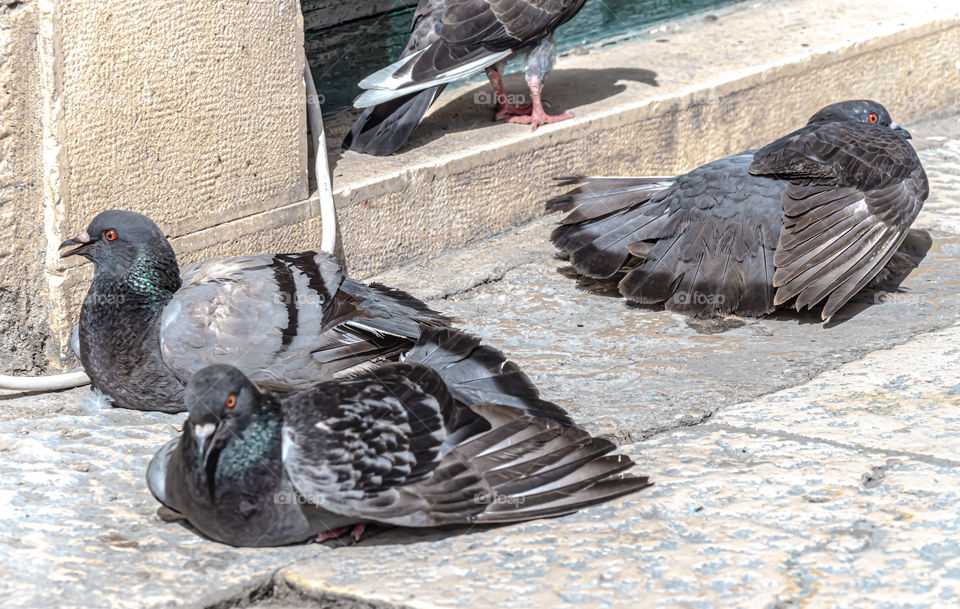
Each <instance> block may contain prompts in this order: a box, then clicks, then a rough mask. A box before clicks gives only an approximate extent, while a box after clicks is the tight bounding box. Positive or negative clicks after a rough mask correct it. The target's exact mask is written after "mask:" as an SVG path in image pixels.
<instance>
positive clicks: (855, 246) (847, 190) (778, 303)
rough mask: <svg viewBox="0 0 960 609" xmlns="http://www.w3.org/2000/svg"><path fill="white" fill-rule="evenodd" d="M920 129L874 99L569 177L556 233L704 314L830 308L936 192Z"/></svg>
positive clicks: (581, 267) (592, 267) (587, 271)
mask: <svg viewBox="0 0 960 609" xmlns="http://www.w3.org/2000/svg"><path fill="white" fill-rule="evenodd" d="M908 139H910V133H909V132H908V131H906V130H905V129H903V128H902V127H900V126H899V125H897V124H896V123H895V122H893V120H892V119H891V118H890V114H889V113H888V112H887V110H886V109H885V108H884V107H883V106H882V105H880V104H879V103H877V102H874V101H869V100H851V101H844V102H840V103H836V104H832V105H829V106H827V107H825V108H823V109H822V110H820V111H819V112H817V113H816V114H814V115H813V117H812V118H811V119H810V120H809V122H808V123H807V124H806V126H804V127H803V128H801V129H798V130H797V131H794V132H793V133H791V134H789V135H787V136H785V137H783V138H781V139H778V140H776V141H775V142H773V143H771V144H768V145H767V146H765V147H763V148H762V149H760V150H748V151H746V152H741V153H739V154H735V155H733V156H729V157H726V158H722V159H719V160H717V161H713V162H711V163H707V164H706V165H703V166H701V167H698V168H696V169H694V170H693V171H691V172H690V173H687V174H685V175H682V176H678V177H622V178H621V177H609V178H608V177H587V178H566V179H563V184H564V185H571V184H578V186H577V187H576V188H575V189H573V190H571V191H570V192H567V193H566V194H564V195H561V196H559V197H556V198H554V199H552V200H550V201H548V203H547V209H548V210H550V211H563V212H569V213H568V214H567V215H566V216H565V217H564V218H563V219H562V220H561V221H560V225H559V226H558V227H557V228H556V229H554V231H553V234H552V235H551V241H552V242H553V243H554V245H556V246H557V247H558V248H559V249H560V250H561V251H562V252H563V253H564V254H566V255H568V256H569V259H570V262H571V265H572V266H573V268H574V269H575V270H576V271H577V272H578V273H579V274H581V275H583V276H585V277H587V278H590V279H591V280H600V281H601V282H603V281H611V282H612V281H616V282H618V288H619V291H620V293H621V294H622V295H623V296H624V297H626V298H627V299H628V300H630V301H633V302H636V303H640V304H647V305H657V304H662V305H663V306H664V307H665V308H666V309H667V310H669V311H676V312H679V313H684V314H688V315H692V316H695V317H712V316H722V315H728V314H736V315H742V316H753V317H759V316H763V315H766V314H768V313H771V312H772V311H774V310H775V309H776V308H778V307H782V306H790V305H791V304H792V306H794V307H795V308H796V310H797V311H800V310H802V309H803V308H808V309H809V308H813V307H815V306H817V305H819V304H821V303H823V308H822V311H821V316H822V318H823V319H824V320H827V319H829V318H831V317H832V316H833V315H834V314H835V313H837V311H839V310H840V309H841V308H842V307H843V306H844V304H846V303H847V302H848V301H849V300H850V299H851V298H852V297H853V296H854V295H855V294H856V293H857V292H858V291H859V290H860V289H861V288H863V287H864V286H866V285H867V284H868V283H869V282H870V281H871V280H872V279H874V277H876V276H877V275H878V274H879V273H880V272H881V270H883V269H884V267H885V265H899V266H902V265H904V264H905V262H904V261H903V260H901V259H900V257H903V256H906V254H902V253H898V248H899V247H900V245H901V243H902V242H903V240H904V238H905V237H906V235H907V232H908V230H909V228H910V225H911V224H912V223H913V221H914V220H915V219H916V217H917V214H918V213H919V212H920V208H921V207H922V205H923V202H924V200H926V198H927V195H928V194H929V189H928V185H927V177H926V174H925V173H924V170H923V167H922V166H921V164H920V159H919V158H918V157H917V154H916V152H915V151H914V149H913V148H912V147H911V146H910V144H909V142H908V141H907V140H908Z"/></svg>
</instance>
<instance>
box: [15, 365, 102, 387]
mask: <svg viewBox="0 0 960 609" xmlns="http://www.w3.org/2000/svg"><path fill="white" fill-rule="evenodd" d="M89 382H90V377H89V376H87V374H86V373H85V372H84V371H83V370H75V371H74V372H67V373H66V374H54V375H51V376H7V375H6V374H0V389H10V390H13V391H60V390H61V389H72V388H73V387H79V386H81V385H86V384H87V383H89Z"/></svg>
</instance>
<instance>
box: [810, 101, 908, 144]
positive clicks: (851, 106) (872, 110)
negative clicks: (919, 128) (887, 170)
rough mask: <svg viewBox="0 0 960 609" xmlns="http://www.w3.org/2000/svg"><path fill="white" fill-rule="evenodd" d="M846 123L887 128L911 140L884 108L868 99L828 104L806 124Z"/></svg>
mask: <svg viewBox="0 0 960 609" xmlns="http://www.w3.org/2000/svg"><path fill="white" fill-rule="evenodd" d="M848 121H854V122H858V123H867V124H871V125H880V126H881V127H889V128H890V129H893V130H894V131H896V132H897V133H898V134H900V135H901V136H903V137H904V138H906V139H908V140H909V139H910V138H911V135H910V132H909V131H907V130H906V129H904V128H903V127H901V126H900V125H898V124H896V123H895V122H893V119H892V118H890V113H889V112H887V109H886V108H884V107H883V106H882V105H881V104H879V103H877V102H875V101H872V100H869V99H855V100H848V101H842V102H839V103H836V104H830V105H829V106H826V107H825V108H822V109H821V110H820V111H819V112H817V113H816V114H814V115H813V116H812V117H811V118H810V120H809V121H808V122H807V124H808V125H813V124H816V123H840V122H848Z"/></svg>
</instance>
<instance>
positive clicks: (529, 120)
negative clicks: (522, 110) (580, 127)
mask: <svg viewBox="0 0 960 609" xmlns="http://www.w3.org/2000/svg"><path fill="white" fill-rule="evenodd" d="M568 118H573V112H564V113H563V114H557V115H555V116H551V115H549V114H547V113H546V112H544V111H543V109H541V110H540V111H539V112H537V111H536V110H534V111H533V112H531V113H530V114H529V115H527V116H508V117H507V119H506V120H507V122H508V123H523V124H529V125H530V126H531V129H530V130H531V131H536V129H537V127H539V126H540V125H549V124H550V123H559V122H560V121H565V120H567V119H568Z"/></svg>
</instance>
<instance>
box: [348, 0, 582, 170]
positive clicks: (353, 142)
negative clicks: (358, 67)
mask: <svg viewBox="0 0 960 609" xmlns="http://www.w3.org/2000/svg"><path fill="white" fill-rule="evenodd" d="M584 2H585V0H420V3H419V4H418V5H417V10H416V12H415V13H414V18H413V26H412V28H411V34H410V40H409V42H407V46H406V48H405V49H404V50H403V53H402V54H401V55H400V57H401V58H400V60H399V61H397V62H396V63H394V64H392V65H390V66H388V67H386V68H384V69H382V70H380V71H378V72H375V73H373V74H371V75H370V76H367V77H366V78H364V79H363V80H362V81H360V88H362V89H365V92H364V93H363V94H362V95H361V96H360V97H359V98H357V100H356V102H354V106H356V107H357V108H365V109H366V110H365V111H364V113H363V114H362V115H361V117H360V118H359V119H358V120H357V122H356V124H354V126H353V129H351V131H350V133H349V134H348V135H347V137H346V139H344V141H343V147H344V148H345V149H349V150H356V151H357V152H363V153H366V154H374V155H387V154H391V153H393V152H395V151H396V150H397V149H398V148H400V147H401V146H403V145H404V144H405V143H406V141H407V140H408V139H409V138H410V134H411V133H413V130H414V129H415V128H416V127H417V125H419V124H420V121H421V120H422V119H423V115H424V114H425V113H426V112H427V109H428V108H429V107H430V106H431V104H433V102H434V101H435V100H436V99H437V97H438V96H439V95H440V93H441V91H443V88H444V87H445V86H446V85H447V83H450V82H452V81H454V80H460V79H462V78H468V77H470V76H472V75H474V74H477V73H479V72H480V71H481V70H484V69H486V72H487V76H488V77H489V78H490V82H491V83H492V84H493V88H494V94H495V95H496V99H497V113H496V118H498V119H500V118H505V119H506V120H507V121H510V122H518V123H529V124H531V125H533V128H534V129H536V127H537V125H542V124H545V123H552V122H556V121H558V120H563V119H566V118H569V117H570V116H572V115H571V114H570V113H566V114H562V115H559V116H549V115H547V114H546V113H545V112H544V110H543V103H542V101H541V99H540V91H541V89H542V87H543V81H544V79H545V78H546V76H547V73H548V72H549V71H550V69H551V68H553V64H554V62H555V61H556V57H557V45H556V42H555V41H554V39H553V32H554V31H555V30H556V29H557V28H558V27H560V26H561V25H562V24H564V23H566V22H567V21H569V20H570V19H572V18H573V16H574V15H576V14H577V12H578V11H579V10H580V9H581V8H582V7H583V4H584ZM524 52H525V53H527V60H526V65H525V70H524V74H525V77H526V81H527V86H528V87H529V88H530V96H531V103H530V104H528V105H523V106H518V105H514V104H511V103H508V98H507V96H506V92H505V90H504V87H503V78H502V73H503V68H504V65H505V64H506V61H507V59H508V58H509V57H510V56H512V55H513V54H515V53H524Z"/></svg>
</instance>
